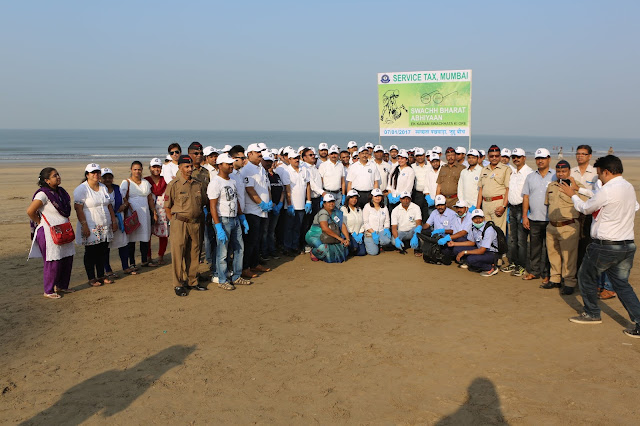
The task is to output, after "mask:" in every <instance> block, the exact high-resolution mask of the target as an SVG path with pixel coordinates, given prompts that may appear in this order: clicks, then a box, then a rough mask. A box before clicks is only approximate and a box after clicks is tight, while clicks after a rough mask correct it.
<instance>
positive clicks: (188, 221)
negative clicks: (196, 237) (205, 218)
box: [172, 213, 202, 223]
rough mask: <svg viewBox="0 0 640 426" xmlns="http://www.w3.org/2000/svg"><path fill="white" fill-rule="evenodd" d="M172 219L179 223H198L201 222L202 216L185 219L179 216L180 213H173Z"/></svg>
mask: <svg viewBox="0 0 640 426" xmlns="http://www.w3.org/2000/svg"><path fill="white" fill-rule="evenodd" d="M172 215H173V218H174V219H176V220H179V221H180V222H185V223H200V222H202V216H198V217H196V218H191V217H186V216H183V215H181V214H180V213H173V214H172Z"/></svg>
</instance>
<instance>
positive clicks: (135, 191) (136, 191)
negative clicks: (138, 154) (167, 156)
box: [120, 161, 158, 268]
mask: <svg viewBox="0 0 640 426" xmlns="http://www.w3.org/2000/svg"><path fill="white" fill-rule="evenodd" d="M120 193H121V194H122V198H123V199H125V200H126V201H127V203H128V204H129V206H130V209H129V213H131V214H132V213H133V212H134V211H135V212H136V213H137V214H138V221H139V222H140V226H139V227H138V229H136V230H135V231H133V232H132V233H131V234H129V264H130V265H131V266H133V267H134V268H135V267H136V242H138V243H139V244H140V256H141V260H142V263H141V266H158V264H157V263H155V262H150V259H149V257H148V254H149V240H150V239H151V221H152V218H153V221H154V222H155V221H157V220H158V213H157V212H156V208H155V200H154V199H153V195H151V185H150V184H149V181H147V180H145V179H142V163H141V162H140V161H134V162H133V163H131V177H130V178H129V179H125V180H123V181H122V183H120ZM129 213H128V214H129ZM125 216H126V215H125Z"/></svg>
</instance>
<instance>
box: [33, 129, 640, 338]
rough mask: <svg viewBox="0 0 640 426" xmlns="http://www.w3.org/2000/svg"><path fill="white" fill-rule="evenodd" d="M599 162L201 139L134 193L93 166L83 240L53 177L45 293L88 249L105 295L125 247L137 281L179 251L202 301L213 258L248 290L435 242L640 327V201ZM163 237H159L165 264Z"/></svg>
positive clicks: (138, 172)
mask: <svg viewBox="0 0 640 426" xmlns="http://www.w3.org/2000/svg"><path fill="white" fill-rule="evenodd" d="M591 158H592V149H591V147H589V146H588V145H580V146H578V148H577V150H576V153H575V163H574V166H573V167H572V165H571V164H570V163H569V162H568V161H566V160H564V159H562V160H560V161H558V162H557V163H556V164H555V165H553V166H552V164H551V161H552V160H551V154H550V152H549V150H547V149H546V148H539V149H537V150H536V151H535V153H534V161H535V168H531V167H529V166H528V165H527V164H526V160H527V158H526V152H525V151H524V149H522V148H515V149H513V150H509V149H506V148H505V149H500V148H499V147H498V146H496V145H492V146H490V147H489V148H488V150H487V152H486V153H485V151H483V150H476V149H469V150H467V149H465V148H464V147H456V148H453V147H448V148H446V149H444V150H443V149H442V148H441V147H438V146H435V147H433V148H432V149H430V150H425V149H423V148H420V147H416V148H412V149H408V150H406V149H399V148H398V147H397V146H395V145H391V146H390V147H389V149H388V150H387V149H385V148H384V147H383V146H381V145H375V146H374V145H373V144H372V143H369V142H367V143H366V144H364V145H363V146H360V147H359V146H358V144H357V143H356V142H355V141H350V142H349V143H348V144H347V147H346V148H345V149H342V148H340V147H338V146H336V145H333V146H328V145H327V144H326V143H321V144H320V145H319V147H318V149H317V150H316V148H314V147H306V146H301V147H299V148H297V149H296V148H293V147H290V146H287V147H284V148H280V149H268V148H267V146H266V145H265V144H264V143H253V144H250V145H249V146H248V147H247V148H246V149H245V148H244V147H243V146H240V145H235V146H229V145H227V146H225V147H224V148H222V149H216V148H213V147H211V146H207V147H203V146H202V144H200V143H199V142H193V143H191V144H190V145H189V147H188V149H187V152H186V153H183V151H182V148H181V146H180V145H179V144H177V143H173V144H171V145H169V147H168V155H167V157H166V158H165V159H164V160H160V159H158V158H154V159H152V160H151V161H150V162H149V166H148V170H149V175H148V176H146V177H144V178H143V177H142V175H143V174H144V173H143V171H144V166H143V164H142V163H141V162H139V161H134V162H133V163H132V164H131V170H130V176H129V177H127V178H126V179H124V180H122V182H121V184H120V185H119V186H118V185H115V184H114V183H113V181H114V174H113V172H112V171H111V170H110V169H109V168H100V166H99V165H98V164H95V163H92V164H89V165H87V166H86V168H85V172H84V175H85V179H84V181H83V182H82V183H81V184H80V185H79V186H78V187H77V188H75V190H74V191H73V206H74V210H75V214H76V216H77V219H78V223H77V228H76V231H75V240H73V241H68V239H67V240H65V239H64V235H66V233H68V229H64V228H65V224H68V223H70V215H71V205H72V203H71V197H70V196H69V194H68V193H67V192H66V191H65V190H64V189H63V188H62V187H61V186H60V183H61V179H60V175H59V173H58V172H57V171H56V170H55V169H53V168H45V169H43V170H42V171H41V173H40V177H39V182H38V185H39V189H38V191H36V193H35V195H34V197H33V201H32V203H31V205H30V206H29V208H28V210H27V214H28V215H29V217H30V219H31V221H32V229H33V244H32V251H31V254H30V255H31V256H32V257H43V258H44V260H45V268H44V295H45V297H48V298H60V297H61V296H60V294H64V293H68V292H72V291H73V290H72V289H70V288H69V279H70V273H71V268H72V263H73V256H74V254H75V245H82V246H84V266H85V270H86V274H87V278H88V280H89V284H90V285H92V286H100V285H103V284H109V283H112V282H113V280H115V279H117V278H119V276H118V274H117V273H115V272H114V271H113V269H112V268H111V265H110V262H109V256H110V249H112V248H113V249H117V250H118V254H119V258H120V260H121V263H122V265H121V266H122V273H124V274H137V273H138V271H139V269H140V267H145V266H149V267H153V266H158V265H162V264H164V263H165V260H164V254H165V251H166V249H167V246H168V241H170V242H171V262H172V277H173V278H172V279H173V286H174V290H175V293H176V295H178V296H186V295H188V294H189V291H190V290H199V291H205V290H207V286H206V285H203V284H201V282H202V275H201V274H198V270H199V263H200V261H201V257H202V258H203V260H204V261H206V262H207V263H208V266H209V270H210V272H211V278H210V279H211V281H212V282H213V283H216V284H217V286H218V287H219V288H221V289H223V290H234V289H235V288H236V286H238V285H251V284H252V281H251V280H253V279H255V278H256V277H257V276H259V274H263V273H268V272H270V271H271V268H269V267H268V266H267V265H268V262H269V261H270V260H272V259H278V258H280V257H281V256H286V257H295V256H298V255H301V254H306V253H308V255H309V257H310V259H311V261H324V262H328V263H335V262H344V261H347V260H348V259H349V258H351V257H352V256H367V255H368V256H376V255H378V254H379V253H380V252H383V251H390V252H399V253H402V254H406V253H407V250H409V249H413V254H414V255H415V256H417V257H424V258H425V260H427V256H426V254H425V253H423V250H422V249H423V247H424V246H423V241H425V240H427V241H435V242H437V247H436V248H438V250H440V251H441V252H442V253H445V254H447V255H449V256H451V258H453V259H455V264H457V265H458V267H460V268H466V269H468V270H469V271H472V272H477V273H480V275H481V276H483V277H491V276H495V275H497V274H499V273H500V272H503V273H506V274H509V275H510V276H513V277H520V278H521V279H522V280H526V281H530V280H538V279H540V280H541V284H540V287H541V288H542V289H545V290H549V289H560V293H561V294H562V295H571V294H572V293H573V292H574V289H575V287H576V285H578V284H579V287H580V291H581V294H582V297H583V300H584V303H585V309H584V313H583V314H582V315H580V316H579V317H574V318H571V321H573V322H576V323H598V322H600V310H599V308H598V303H597V302H598V298H600V299H609V298H612V297H616V296H618V297H619V298H620V299H621V301H622V302H623V305H624V306H625V308H626V309H627V310H628V312H629V315H630V317H631V319H632V321H634V322H636V323H640V302H638V298H637V296H636V294H635V292H634V291H633V289H632V287H631V286H630V285H629V283H628V276H629V270H630V269H631V266H632V263H633V254H634V253H635V245H634V241H633V239H634V237H633V226H634V217H635V211H636V210H637V209H638V204H637V202H636V195H635V191H634V189H633V186H632V185H631V184H629V183H628V182H627V181H626V180H625V179H624V178H623V177H622V172H623V169H622V162H621V160H620V159H619V158H618V157H615V156H613V155H607V156H604V157H601V158H599V159H598V160H597V161H596V162H595V164H594V165H592V164H591ZM67 227H68V225H67ZM56 233H57V234H58V236H56ZM152 235H155V236H157V237H158V238H159V251H158V256H157V258H156V260H153V258H152V253H151V244H150V242H151V236H152ZM61 236H62V237H61ZM136 243H138V247H139V250H140V260H141V262H140V263H139V264H138V263H136ZM434 244H436V243H434ZM201 254H202V256H201ZM581 265H582V266H581ZM626 333H627V334H628V335H630V336H632V337H640V325H637V326H636V328H635V329H632V330H627V331H626Z"/></svg>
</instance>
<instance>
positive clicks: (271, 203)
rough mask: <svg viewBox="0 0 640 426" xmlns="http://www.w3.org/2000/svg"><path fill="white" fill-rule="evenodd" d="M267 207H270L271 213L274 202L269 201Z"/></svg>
mask: <svg viewBox="0 0 640 426" xmlns="http://www.w3.org/2000/svg"><path fill="white" fill-rule="evenodd" d="M267 206H268V207H269V211H271V210H273V201H269V202H268V203H267Z"/></svg>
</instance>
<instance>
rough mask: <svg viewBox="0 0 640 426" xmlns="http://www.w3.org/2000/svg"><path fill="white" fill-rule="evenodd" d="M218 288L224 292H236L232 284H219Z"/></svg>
mask: <svg viewBox="0 0 640 426" xmlns="http://www.w3.org/2000/svg"><path fill="white" fill-rule="evenodd" d="M218 287H220V288H221V289H223V290H235V289H236V288H235V287H234V286H233V285H232V284H231V283H219V284H218Z"/></svg>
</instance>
